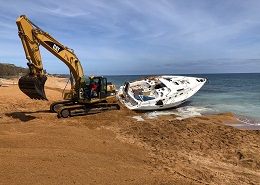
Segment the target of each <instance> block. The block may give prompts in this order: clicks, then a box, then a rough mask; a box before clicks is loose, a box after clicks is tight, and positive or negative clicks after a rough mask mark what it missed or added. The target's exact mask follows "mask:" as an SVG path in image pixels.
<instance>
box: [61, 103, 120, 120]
mask: <svg viewBox="0 0 260 185" xmlns="http://www.w3.org/2000/svg"><path fill="white" fill-rule="evenodd" d="M119 109H120V106H119V105H118V104H116V103H97V104H94V105H82V104H73V105H67V106H63V107H60V109H59V110H58V111H57V116H58V118H68V117H72V116H80V115H81V116H83V115H88V114H96V113H101V112H105V111H108V110H119Z"/></svg>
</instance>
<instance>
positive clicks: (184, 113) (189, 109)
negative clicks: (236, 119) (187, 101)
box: [144, 106, 209, 120]
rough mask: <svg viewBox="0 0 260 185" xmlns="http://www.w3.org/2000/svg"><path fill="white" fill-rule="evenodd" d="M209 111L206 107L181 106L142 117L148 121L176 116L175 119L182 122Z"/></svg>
mask: <svg viewBox="0 0 260 185" xmlns="http://www.w3.org/2000/svg"><path fill="white" fill-rule="evenodd" d="M207 111H209V108H206V107H197V106H183V107H179V108H177V109H170V110H160V111H152V112H146V113H144V115H145V116H146V117H148V118H150V119H153V118H156V117H157V116H160V115H171V114H174V115H177V116H178V117H177V118H176V119H178V120H182V119H185V118H190V117H196V116H201V115H202V114H203V113H204V112H207Z"/></svg>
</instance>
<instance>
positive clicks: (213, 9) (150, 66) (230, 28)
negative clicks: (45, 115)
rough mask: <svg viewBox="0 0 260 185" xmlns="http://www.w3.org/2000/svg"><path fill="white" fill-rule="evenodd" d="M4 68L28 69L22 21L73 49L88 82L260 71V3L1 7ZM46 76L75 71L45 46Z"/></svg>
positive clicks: (65, 0) (89, 0)
mask: <svg viewBox="0 0 260 185" xmlns="http://www.w3.org/2000/svg"><path fill="white" fill-rule="evenodd" d="M0 2H1V6H0V63H12V64H15V65H17V66H21V67H27V65H26V63H27V60H26V58H25V54H24V50H23V47H22V44H21V40H20V38H19V37H18V33H17V31H18V30H17V26H16V23H15V21H16V19H17V18H18V17H19V16H20V15H23V14H24V15H26V16H27V18H28V19H29V20H30V21H32V22H33V23H34V24H36V25H37V26H38V27H40V28H41V29H42V30H44V31H45V32H48V33H50V35H51V36H53V37H54V38H55V39H56V40H58V41H59V42H60V43H62V44H63V45H65V46H67V47H69V48H72V49H73V50H74V52H75V54H76V55H77V57H78V58H79V60H80V62H81V64H82V66H83V69H84V74H85V75H130V74H138V75H144V74H203V73H204V74H205V73H239V72H241V73H242V72H243V73H259V72H260V11H259V10H260V1H259V0H77V1H72V0H55V1H53V0H44V1H43V0H38V1H31V0H22V1H17V0H8V1H5V0H0ZM41 55H42V62H43V67H44V69H46V70H47V72H48V73H52V74H64V73H66V74H68V73H69V69H68V68H67V66H66V65H65V64H64V63H63V62H61V61H60V60H59V59H57V58H56V57H55V56H53V55H52V54H51V53H50V52H48V51H47V50H46V49H45V48H43V47H41Z"/></svg>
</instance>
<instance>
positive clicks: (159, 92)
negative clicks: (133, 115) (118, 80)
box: [116, 76, 207, 110]
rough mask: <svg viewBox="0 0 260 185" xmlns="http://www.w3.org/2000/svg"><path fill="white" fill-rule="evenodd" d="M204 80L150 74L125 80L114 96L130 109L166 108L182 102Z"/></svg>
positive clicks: (204, 80)
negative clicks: (134, 79)
mask: <svg viewBox="0 0 260 185" xmlns="http://www.w3.org/2000/svg"><path fill="white" fill-rule="evenodd" d="M206 81H207V80H206V79H205V78H197V77H187V76H150V77H146V78H143V79H140V80H136V81H133V82H126V83H125V84H124V85H123V86H121V87H120V88H119V90H118V92H117V95H116V97H117V99H118V100H119V101H120V102H121V103H122V104H123V105H125V106H126V107H127V108H129V109H132V110H159V109H168V108H173V107H176V106H178V105H180V104H182V103H184V102H185V101H186V100H187V99H188V98H190V97H191V96H193V95H194V94H195V93H196V92H197V91H198V90H199V89H200V88H201V87H202V86H203V85H204V84H205V82H206Z"/></svg>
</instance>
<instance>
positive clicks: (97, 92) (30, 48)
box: [16, 15, 120, 118]
mask: <svg viewBox="0 0 260 185" xmlns="http://www.w3.org/2000/svg"><path fill="white" fill-rule="evenodd" d="M16 24H17V27H18V35H19V37H20V38H21V41H22V45H23V48H24V52H25V55H26V59H27V60H28V63H27V65H28V67H29V71H30V72H29V74H28V75H26V76H23V77H21V78H20V79H19V82H18V85H19V88H20V90H21V91H22V92H23V93H24V94H26V95H27V96H29V97H30V98H32V99H38V100H47V97H46V95H45V91H44V84H45V82H46V80H47V77H46V75H45V74H44V70H43V64H42V59H41V54H40V48H39V47H40V45H41V46H43V47H44V48H46V49H47V50H48V51H49V52H51V53H52V54H53V55H55V56H56V57H57V58H58V59H60V60H61V61H62V62H64V63H65V64H66V65H67V66H68V68H69V70H70V82H71V89H70V92H67V93H65V94H64V100H65V101H61V102H54V103H52V104H51V105H50V111H51V112H57V116H58V117H59V118H61V117H62V118H67V117H70V116H75V115H86V114H91V113H99V112H104V111H106V110H117V109H120V107H119V105H118V104H116V103H108V102H109V100H110V99H111V98H114V96H115V91H116V87H115V85H113V84H112V83H111V82H107V79H106V78H105V77H103V76H84V73H83V69H82V66H81V63H80V61H79V59H78V58H77V56H76V55H75V53H74V51H73V49H70V48H68V47H66V46H64V45H62V44H61V43H59V42H58V41H57V40H56V39H54V38H53V37H52V36H51V35H50V34H49V33H47V32H44V31H43V30H42V29H40V28H39V27H38V26H36V25H35V24H33V23H32V22H31V21H30V20H29V19H28V18H27V17H26V16H25V15H21V16H20V17H19V18H18V19H17V20H16Z"/></svg>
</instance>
